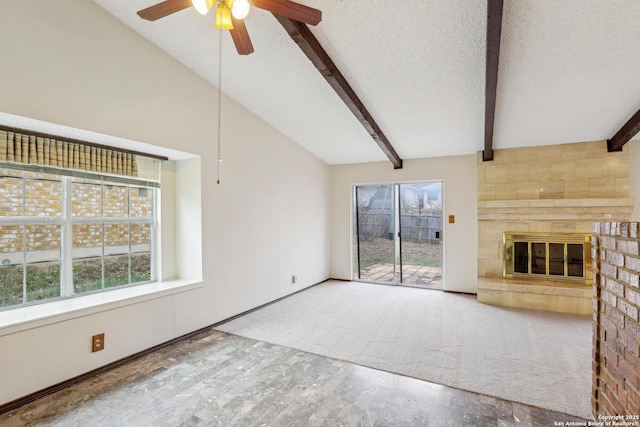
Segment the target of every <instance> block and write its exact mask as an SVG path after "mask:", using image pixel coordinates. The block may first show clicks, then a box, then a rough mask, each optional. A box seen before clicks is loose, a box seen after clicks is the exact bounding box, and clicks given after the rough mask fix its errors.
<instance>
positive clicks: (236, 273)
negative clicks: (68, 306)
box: [0, 0, 329, 404]
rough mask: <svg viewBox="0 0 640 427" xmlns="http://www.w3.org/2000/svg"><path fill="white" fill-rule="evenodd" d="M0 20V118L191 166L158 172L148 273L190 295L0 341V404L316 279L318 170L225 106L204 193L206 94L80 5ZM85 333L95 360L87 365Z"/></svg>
mask: <svg viewBox="0 0 640 427" xmlns="http://www.w3.org/2000/svg"><path fill="white" fill-rule="evenodd" d="M1 8H2V13H1V14H0V52H1V53H2V61H1V62H2V67H0V112H5V113H9V114H14V115H18V116H24V117H30V118H35V119H38V120H44V121H48V122H52V123H57V124H61V125H65V126H71V127H74V128H79V129H86V130H90V131H94V132H99V133H102V134H107V135H113V136H117V137H122V138H126V139H131V140H134V141H140V142H143V143H148V144H154V145H157V146H162V147H167V148H171V149H176V150H180V151H184V152H189V153H193V154H194V155H195V156H196V157H194V158H193V159H188V160H180V161H178V162H176V163H175V165H166V166H165V168H164V170H163V176H164V177H165V178H166V179H167V183H168V184H169V185H168V187H167V189H166V193H165V194H164V197H163V200H164V201H165V202H167V201H168V200H171V199H172V198H175V205H174V206H177V207H176V208H175V209H171V208H170V206H171V204H169V205H167V204H166V203H163V206H162V210H161V221H162V223H163V227H167V228H166V229H164V230H165V232H166V233H167V234H168V237H166V238H165V241H164V243H166V245H167V246H166V247H164V248H163V249H162V254H161V259H162V262H163V263H165V265H163V267H162V275H163V276H164V278H165V279H166V278H170V277H172V276H174V277H182V278H194V279H200V278H202V283H203V284H202V287H200V288H197V289H195V290H191V291H188V292H181V293H175V294H172V295H169V296H162V297H158V298H155V299H151V300H146V301H143V302H140V301H139V300H135V301H132V302H131V303H129V304H123V305H121V306H118V307H115V308H112V309H110V310H106V311H105V310H102V311H101V310H93V311H90V312H87V313H85V314H83V316H82V317H77V316H75V315H74V316H60V317H55V318H51V319H48V320H46V321H44V322H38V323H37V324H34V326H33V327H31V328H26V329H23V328H21V329H20V330H15V329H14V330H9V329H5V330H4V331H3V330H2V329H0V384H1V385H0V404H2V403H6V402H9V401H11V400H13V399H16V398H18V397H21V396H24V395H26V394H29V393H31V392H34V391H37V390H40V389H42V388H45V387H47V386H50V385H52V384H55V383H58V382H60V381H63V380H65V379H68V378H70V377H73V376H75V375H79V374H81V373H84V372H86V371H89V370H91V369H94V368H97V367H99V366H102V365H104V364H106V363H109V362H112V361H114V360H117V359H119V358H122V357H124V356H127V355H130V354H133V353H135V352H138V351H140V350H143V349H145V348H148V347H150V346H153V345H156V344H159V343H162V342H165V341H167V340H170V339H172V338H175V337H177V336H181V335H183V334H185V333H188V332H191V331H193V330H196V329H198V328H202V327H205V326H207V325H210V324H212V323H215V322H217V321H219V320H222V319H224V318H227V317H229V316H232V315H235V314H238V313H240V312H242V311H245V310H248V309H251V308H253V307H256V306H258V305H261V304H263V303H266V302H268V301H271V300H274V299H276V298H279V297H281V296H284V295H287V294H289V293H291V292H294V291H297V290H299V289H302V288H304V287H307V286H309V285H311V284H314V283H317V282H319V281H322V280H324V279H326V278H328V276H329V258H328V250H329V226H328V218H329V167H328V166H327V165H326V164H324V163H323V162H321V161H320V160H318V159H317V158H316V157H314V156H312V155H311V154H310V153H308V152H307V151H305V150H304V149H302V148H301V147H300V146H299V145H297V144H295V143H294V142H293V141H291V140H289V139H288V138H287V137H285V136H284V135H282V134H281V133H279V132H278V131H276V130H275V129H273V128H271V127H270V126H269V125H267V124H266V123H265V122H263V121H262V120H260V119H259V118H257V117H255V116H254V115H252V114H251V113H249V112H248V111H247V110H245V109H244V108H242V107H241V106H240V105H238V104H237V103H235V102H234V101H232V100H230V99H229V98H226V97H225V98H223V112H224V115H223V117H224V122H223V135H222V140H223V155H224V162H223V167H224V169H223V173H222V184H221V185H217V184H216V183H215V182H216V165H217V159H216V137H217V136H216V130H217V125H216V123H215V121H214V120H215V117H217V111H216V102H215V100H216V90H215V88H213V87H211V86H210V85H209V84H207V83H206V82H205V81H203V80H202V79H200V78H199V77H197V76H196V75H195V74H193V73H192V72H190V71H189V70H187V69H186V68H185V67H183V66H182V65H181V64H179V63H177V62H175V61H173V60H172V59H170V58H169V57H167V56H166V55H165V54H164V53H162V52H161V51H160V50H159V49H157V48H156V47H155V46H153V45H152V44H150V43H149V42H147V41H145V40H143V39H141V38H140V37H139V36H137V35H136V34H135V33H134V32H133V31H131V30H130V29H129V28H127V27H126V26H124V25H123V24H121V23H120V22H118V21H117V20H115V19H114V18H112V17H111V16H110V15H109V14H107V13H106V12H105V11H104V10H102V9H101V8H100V7H99V6H97V5H95V4H94V3H93V2H90V1H86V0H56V1H46V2H45V1H41V0H21V1H9V0H6V1H2V3H1ZM212 118H213V119H212ZM168 206H169V207H168ZM172 240H173V243H172ZM172 246H173V247H172ZM200 253H201V254H202V257H201V258H200V257H199V256H197V255H199V254H200ZM200 260H201V261H200ZM292 274H296V275H297V276H298V283H297V284H296V285H292V284H291V275H292ZM99 332H105V333H106V339H105V344H106V345H105V350H103V351H100V352H97V353H91V352H90V337H91V335H93V334H96V333H99Z"/></svg>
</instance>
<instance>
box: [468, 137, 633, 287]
mask: <svg viewBox="0 0 640 427" xmlns="http://www.w3.org/2000/svg"><path fill="white" fill-rule="evenodd" d="M633 206H634V201H633V200H632V199H629V156H628V152H627V151H622V152H616V153H608V152H607V145H606V142H605V141H597V142H584V143H576V144H562V145H551V146H543V147H527V148H514V149H507V150H495V151H494V160H493V161H491V162H483V161H482V153H478V239H479V242H478V275H479V276H481V277H501V276H502V233H503V232H505V231H515V232H547V233H563V232H567V233H583V232H584V233H591V224H592V223H593V222H594V221H605V220H606V221H611V220H613V221H628V220H629V218H630V215H631V212H632V211H633Z"/></svg>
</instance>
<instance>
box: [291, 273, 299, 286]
mask: <svg viewBox="0 0 640 427" xmlns="http://www.w3.org/2000/svg"><path fill="white" fill-rule="evenodd" d="M297 281H298V276H296V275H295V274H294V275H293V276H291V284H292V285H293V284H295V283H296V282H297Z"/></svg>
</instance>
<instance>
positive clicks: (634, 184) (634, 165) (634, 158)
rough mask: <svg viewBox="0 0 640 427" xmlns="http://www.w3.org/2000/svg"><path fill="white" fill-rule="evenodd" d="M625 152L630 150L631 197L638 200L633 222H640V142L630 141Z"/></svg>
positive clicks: (632, 216) (625, 147) (624, 148)
mask: <svg viewBox="0 0 640 427" xmlns="http://www.w3.org/2000/svg"><path fill="white" fill-rule="evenodd" d="M623 150H629V197H631V198H634V199H636V206H635V209H634V210H633V213H632V214H631V220H632V221H640V167H638V165H640V140H635V141H629V142H628V143H627V144H626V145H625V146H624V147H623Z"/></svg>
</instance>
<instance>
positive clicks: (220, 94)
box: [217, 29, 222, 184]
mask: <svg viewBox="0 0 640 427" xmlns="http://www.w3.org/2000/svg"><path fill="white" fill-rule="evenodd" d="M218 40H219V42H218V162H217V163H218V165H217V172H218V180H217V184H220V163H222V157H221V156H220V152H221V146H222V143H221V140H220V135H221V129H222V29H221V30H220V34H219V37H218Z"/></svg>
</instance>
